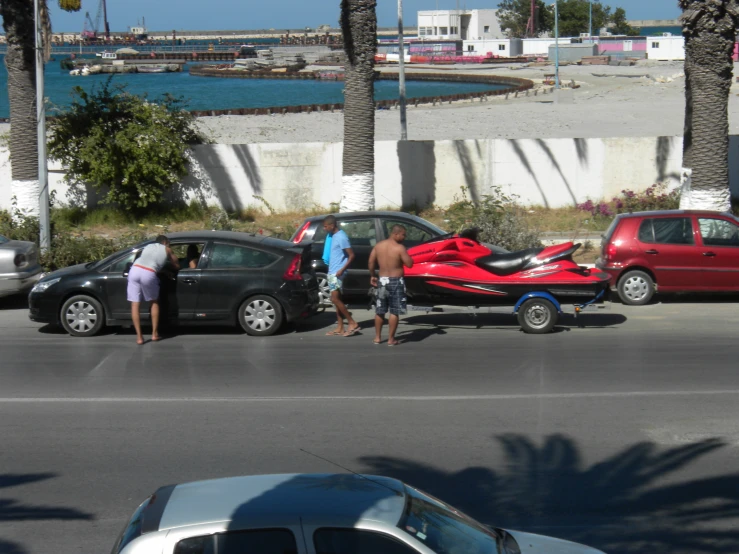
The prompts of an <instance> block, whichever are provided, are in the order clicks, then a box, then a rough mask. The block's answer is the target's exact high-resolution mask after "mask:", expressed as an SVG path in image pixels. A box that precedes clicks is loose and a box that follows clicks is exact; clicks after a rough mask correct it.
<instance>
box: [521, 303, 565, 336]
mask: <svg viewBox="0 0 739 554" xmlns="http://www.w3.org/2000/svg"><path fill="white" fill-rule="evenodd" d="M517 315H518V323H519V325H521V329H523V331H524V333H529V334H532V335H543V334H545V333H549V332H550V331H551V330H552V329H554V326H555V325H556V324H557V320H558V319H559V313H558V312H557V308H555V307H554V304H552V303H551V302H550V301H549V300H546V299H545V298H529V299H528V300H527V301H526V302H524V303H523V304H521V307H520V308H519V309H518V314H517Z"/></svg>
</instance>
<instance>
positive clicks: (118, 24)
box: [48, 0, 680, 32]
mask: <svg viewBox="0 0 739 554" xmlns="http://www.w3.org/2000/svg"><path fill="white" fill-rule="evenodd" d="M550 1H551V0H550ZM48 2H49V5H50V7H51V17H52V24H53V28H54V31H55V32H79V31H81V30H82V25H83V21H84V16H85V12H86V11H89V12H90V15H91V17H92V19H93V20H95V15H96V14H97V11H98V5H99V2H100V0H82V11H81V12H77V13H71V14H69V13H66V12H64V11H62V10H61V9H60V8H59V7H58V2H57V0H48ZM602 3H603V4H605V5H610V6H611V7H612V8H614V9H615V8H617V7H622V8H624V9H625V10H626V15H627V17H628V18H629V19H674V18H676V17H677V16H678V15H679V14H680V10H679V9H678V7H677V0H603V2H602ZM339 4H340V0H107V7H108V22H109V24H110V29H111V31H113V32H125V31H127V30H128V28H129V27H133V26H136V25H137V24H138V23H139V21H140V20H141V19H142V18H144V19H145V20H146V26H147V28H148V29H149V30H152V31H171V30H173V29H175V30H202V31H205V30H227V29H239V30H241V29H270V28H275V29H296V30H297V29H303V28H305V27H311V28H315V27H317V26H319V25H323V24H328V25H331V26H332V27H336V26H337V22H338V18H339ZM437 4H438V7H439V9H455V8H456V7H457V0H403V13H404V19H405V22H406V24H407V25H411V26H415V24H416V12H417V11H418V10H433V9H436V7H437ZM459 5H460V7H464V6H465V5H466V7H467V8H468V9H473V8H495V7H497V5H498V0H459ZM397 6H398V5H397V0H377V19H378V24H379V26H380V27H392V26H395V25H397V19H396V18H397V10H398V7H397Z"/></svg>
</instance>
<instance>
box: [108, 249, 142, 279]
mask: <svg viewBox="0 0 739 554" xmlns="http://www.w3.org/2000/svg"><path fill="white" fill-rule="evenodd" d="M138 253H139V250H134V251H133V252H131V253H129V254H127V255H125V256H123V257H122V258H121V259H120V260H116V261H115V262H113V263H112V264H110V265H109V266H108V267H106V268H105V270H104V271H105V272H107V273H123V272H124V271H126V269H128V268H129V265H128V264H133V261H134V260H135V259H136V255H137V254H138Z"/></svg>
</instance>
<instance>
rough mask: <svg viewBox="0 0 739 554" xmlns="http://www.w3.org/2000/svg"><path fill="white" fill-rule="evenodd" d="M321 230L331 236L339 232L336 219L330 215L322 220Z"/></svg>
mask: <svg viewBox="0 0 739 554" xmlns="http://www.w3.org/2000/svg"><path fill="white" fill-rule="evenodd" d="M323 229H324V230H325V231H326V233H328V234H329V235H333V234H334V233H335V232H336V231H338V230H339V226H338V225H337V224H336V218H335V217H334V216H332V215H329V216H327V217H326V218H325V219H324V220H323Z"/></svg>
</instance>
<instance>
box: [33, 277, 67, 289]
mask: <svg viewBox="0 0 739 554" xmlns="http://www.w3.org/2000/svg"><path fill="white" fill-rule="evenodd" d="M61 279H62V278H61V277H57V278H56V279H50V280H49V281H40V282H38V283H36V285H34V287H33V288H32V289H31V292H44V291H45V290H46V289H48V288H49V287H50V286H51V285H56V284H57V283H58V282H59V281H61Z"/></svg>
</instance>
